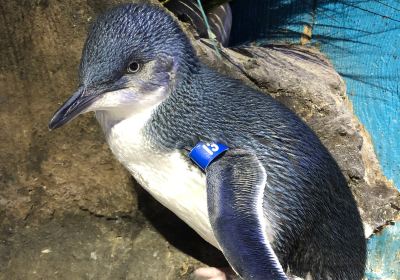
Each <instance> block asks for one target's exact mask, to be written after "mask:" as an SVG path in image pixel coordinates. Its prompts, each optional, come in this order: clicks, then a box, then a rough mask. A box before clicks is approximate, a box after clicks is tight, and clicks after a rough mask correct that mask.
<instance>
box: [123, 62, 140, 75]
mask: <svg viewBox="0 0 400 280" xmlns="http://www.w3.org/2000/svg"><path fill="white" fill-rule="evenodd" d="M139 70H140V64H139V63H137V62H132V63H131V64H129V65H128V68H127V69H126V71H127V72H128V73H130V74H134V73H137V72H138V71H139Z"/></svg>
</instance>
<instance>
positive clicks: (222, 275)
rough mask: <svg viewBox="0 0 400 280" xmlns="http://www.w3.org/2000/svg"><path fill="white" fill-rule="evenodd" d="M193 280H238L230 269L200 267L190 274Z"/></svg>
mask: <svg viewBox="0 0 400 280" xmlns="http://www.w3.org/2000/svg"><path fill="white" fill-rule="evenodd" d="M192 279H193V280H236V279H240V278H239V277H238V276H237V275H236V273H235V272H233V270H232V269H230V268H226V269H225V268H216V267H202V268H198V269H196V270H195V271H194V272H193V274H192Z"/></svg>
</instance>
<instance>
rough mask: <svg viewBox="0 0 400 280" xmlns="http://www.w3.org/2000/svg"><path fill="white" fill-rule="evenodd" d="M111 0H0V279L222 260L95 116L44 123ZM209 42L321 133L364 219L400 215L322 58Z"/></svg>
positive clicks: (172, 273) (157, 273)
mask: <svg viewBox="0 0 400 280" xmlns="http://www.w3.org/2000/svg"><path fill="white" fill-rule="evenodd" d="M119 2H126V1H117V0H113V1H105V0H101V1H83V0H78V1H72V2H60V1H55V0H37V1H6V0H0V13H1V15H2V17H1V19H0V35H1V38H2V40H1V41H0V54H1V55H0V60H1V61H0V89H1V94H0V125H1V127H2V133H1V134H0V279H188V278H189V275H190V273H191V272H192V271H193V269H195V268H197V267H199V266H202V265H204V264H208V265H217V266H222V265H226V263H225V261H224V259H223V257H222V256H221V254H220V253H219V252H218V251H217V250H215V249H214V248H213V247H211V246H210V245H208V244H206V243H205V242H204V241H202V240H201V239H200V238H199V237H198V236H197V235H196V234H195V233H194V232H193V231H192V230H191V229H189V228H188V227H187V226H186V225H184V224H183V223H182V222H181V221H179V220H178V219H177V218H176V217H175V216H174V215H173V214H172V213H171V212H169V211H168V210H167V209H165V208H163V207H162V206H161V205H160V204H159V203H157V202H156V201H155V200H154V199H152V198H151V197H150V196H149V195H148V194H147V193H145V192H144V191H143V190H142V189H141V188H140V187H139V186H137V184H136V183H135V182H134V181H133V180H132V179H131V178H130V176H129V174H127V172H126V171H125V170H124V169H123V168H122V166H121V165H120V164H119V163H118V162H116V160H115V159H114V158H113V157H112V155H111V153H110V151H109V150H108V148H107V145H106V144H105V141H104V138H103V135H102V133H101V131H100V129H99V127H98V125H97V124H96V122H95V120H94V119H93V117H92V116H90V115H86V116H81V117H79V118H77V119H76V120H75V121H73V122H72V123H71V124H69V125H68V126H66V127H65V128H63V129H60V130H56V131H54V132H49V131H48V129H47V123H48V120H49V118H50V117H51V115H52V113H53V112H54V111H55V109H57V107H58V106H59V105H60V104H61V102H63V101H64V100H66V99H67V97H68V96H69V95H70V94H71V93H72V92H73V90H74V89H75V87H76V84H77V68H78V64H79V59H80V54H81V49H82V47H83V43H84V39H85V36H86V29H87V27H88V25H89V24H90V22H91V21H92V20H93V19H94V18H95V16H96V15H97V14H99V13H101V12H103V11H104V10H106V9H107V8H108V7H110V6H113V5H115V4H117V3H119ZM205 43H206V44H205ZM205 43H203V42H201V41H200V40H197V41H196V42H195V45H196V48H197V49H198V52H199V54H200V55H201V56H202V58H203V59H204V61H205V62H206V63H208V64H210V65H212V66H213V67H217V68H219V69H220V71H222V72H225V73H227V74H229V75H232V76H234V77H236V78H240V79H243V80H244V82H246V83H248V84H250V85H251V86H254V87H259V88H260V89H262V90H264V91H268V92H270V93H271V94H273V96H274V97H276V98H277V99H279V100H280V101H282V102H283V103H285V104H286V105H287V106H289V107H290V108H292V109H293V110H294V111H296V113H297V114H299V115H300V116H301V117H302V118H303V119H304V120H305V121H306V122H307V123H308V124H309V125H310V126H311V127H312V128H313V129H314V130H315V131H316V132H317V134H318V135H319V136H320V137H321V139H322V141H323V142H324V144H325V145H326V146H327V147H328V148H329V149H330V151H331V152H332V154H333V155H334V156H335V158H336V159H337V161H338V163H339V165H340V166H341V168H342V170H343V172H344V174H345V175H346V177H347V178H348V180H349V183H350V186H351V188H352V190H353V192H354V194H355V196H356V198H357V200H358V202H359V204H360V208H361V209H362V215H363V218H364V220H365V222H366V223H367V224H368V225H369V226H370V227H371V229H373V228H376V227H377V226H379V225H382V224H384V223H385V222H386V221H387V220H391V219H395V218H396V216H397V218H399V212H398V209H399V204H400V203H399V201H398V199H399V197H398V192H397V191H395V189H394V188H392V187H391V186H390V184H389V183H388V182H387V181H386V180H385V178H384V177H383V176H382V175H381V172H380V170H379V167H378V164H377V161H376V158H375V155H374V153H373V150H372V145H371V144H370V141H369V138H368V136H367V134H366V132H365V131H364V130H363V128H362V126H361V125H360V124H359V122H358V121H357V120H356V118H355V117H354V116H353V114H352V111H351V108H350V105H349V103H348V100H347V98H346V97H345V85H344V83H343V81H342V79H341V78H340V77H339V76H338V75H337V74H336V72H334V71H333V70H332V67H331V65H330V64H329V62H327V61H326V59H325V58H323V57H322V56H321V55H320V54H318V52H317V51H316V50H311V49H306V48H299V47H290V46H289V47H288V46H268V47H266V48H256V47H254V46H252V47H247V48H242V49H241V50H240V51H239V50H236V51H234V50H227V49H224V50H223V59H217V58H216V56H215V54H214V51H213V50H212V49H211V48H210V47H208V46H207V44H209V43H208V42H207V41H205ZM396 209H397V210H396Z"/></svg>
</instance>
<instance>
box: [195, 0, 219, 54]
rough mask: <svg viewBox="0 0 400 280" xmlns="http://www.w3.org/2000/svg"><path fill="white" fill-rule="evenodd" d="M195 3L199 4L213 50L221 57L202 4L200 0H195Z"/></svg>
mask: <svg viewBox="0 0 400 280" xmlns="http://www.w3.org/2000/svg"><path fill="white" fill-rule="evenodd" d="M197 4H198V5H199V9H200V12H201V15H202V16H203V19H204V23H205V24H206V28H207V33H208V38H210V39H211V41H212V42H213V45H214V49H215V52H216V54H217V56H218V58H220V59H221V58H222V57H221V54H220V53H219V49H218V45H217V40H216V38H215V35H214V33H212V32H211V28H210V25H209V24H208V19H207V15H206V13H205V12H204V9H203V5H202V4H201V1H200V0H197Z"/></svg>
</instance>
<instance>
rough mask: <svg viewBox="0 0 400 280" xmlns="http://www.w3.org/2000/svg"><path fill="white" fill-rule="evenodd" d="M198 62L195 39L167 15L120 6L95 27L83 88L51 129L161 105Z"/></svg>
mask: <svg viewBox="0 0 400 280" xmlns="http://www.w3.org/2000/svg"><path fill="white" fill-rule="evenodd" d="M196 63H197V60H196V56H195V54H194V50H193V47H192V46H191V44H190V42H189V39H188V38H187V37H186V35H185V34H184V33H183V31H182V30H181V28H180V27H179V25H178V23H177V22H175V20H174V19H173V18H172V17H171V16H170V15H168V14H167V13H166V12H165V11H163V10H162V9H160V8H158V7H155V6H151V5H143V4H140V5H138V4H126V5H121V6H118V7H116V8H114V9H112V10H110V11H108V12H107V13H106V14H104V15H102V16H100V17H99V18H98V19H97V20H96V21H95V23H94V24H93V26H92V27H91V29H90V31H89V34H88V37H87V40H86V43H85V45H84V49H83V53H82V59H81V64H80V69H79V80H80V86H79V88H78V90H77V91H76V92H75V93H74V94H73V96H72V97H71V98H70V99H68V100H67V101H66V102H65V103H64V104H63V105H62V106H61V107H60V108H59V109H58V110H57V112H56V113H55V114H54V116H53V118H52V119H51V121H50V123H49V128H50V129H55V128H58V127H60V126H62V125H64V124H66V123H67V122H69V121H71V120H72V119H73V118H75V117H76V116H78V115H79V114H81V113H85V112H89V111H111V110H124V108H126V109H127V110H128V111H135V110H141V109H142V108H144V107H148V106H155V105H157V104H159V103H160V102H162V101H163V100H164V99H165V98H166V97H167V96H168V94H169V93H170V92H171V91H172V90H173V89H174V87H175V86H176V83H177V82H179V80H180V79H183V78H185V75H187V73H188V71H190V69H191V68H192V67H194V65H195V64H196Z"/></svg>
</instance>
